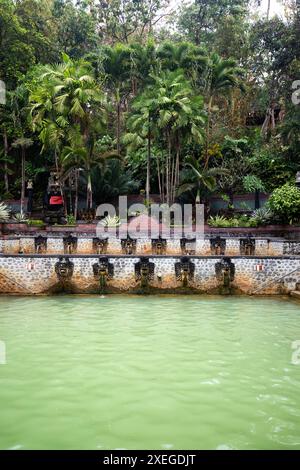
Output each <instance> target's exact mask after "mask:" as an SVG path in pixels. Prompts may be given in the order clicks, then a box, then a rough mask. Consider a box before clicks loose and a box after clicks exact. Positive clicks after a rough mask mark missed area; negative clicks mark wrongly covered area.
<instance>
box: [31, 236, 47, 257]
mask: <svg viewBox="0 0 300 470" xmlns="http://www.w3.org/2000/svg"><path fill="white" fill-rule="evenodd" d="M34 245H35V252H36V253H37V254H42V253H46V251H47V238H46V237H42V236H39V237H37V238H35V239H34Z"/></svg>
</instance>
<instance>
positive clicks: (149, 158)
mask: <svg viewBox="0 0 300 470" xmlns="http://www.w3.org/2000/svg"><path fill="white" fill-rule="evenodd" d="M150 127H151V122H150V113H149V117H148V149H147V179H146V199H147V201H150V171H151V169H150V161H151V133H150Z"/></svg>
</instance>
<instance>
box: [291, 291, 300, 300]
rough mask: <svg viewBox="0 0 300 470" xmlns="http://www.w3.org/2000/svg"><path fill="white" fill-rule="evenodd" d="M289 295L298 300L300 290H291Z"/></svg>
mask: <svg viewBox="0 0 300 470" xmlns="http://www.w3.org/2000/svg"><path fill="white" fill-rule="evenodd" d="M291 296H292V297H295V299H298V300H300V291H299V290H294V291H292V292H291Z"/></svg>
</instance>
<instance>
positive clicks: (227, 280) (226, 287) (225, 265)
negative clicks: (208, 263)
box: [215, 258, 235, 294]
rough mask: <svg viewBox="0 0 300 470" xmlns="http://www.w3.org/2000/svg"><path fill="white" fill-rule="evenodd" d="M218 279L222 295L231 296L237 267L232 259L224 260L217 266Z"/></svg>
mask: <svg viewBox="0 0 300 470" xmlns="http://www.w3.org/2000/svg"><path fill="white" fill-rule="evenodd" d="M215 271H216V278H217V280H218V281H220V283H221V287H222V293H224V294H229V293H230V289H231V284H232V282H233V281H234V276H235V266H234V264H233V263H232V262H231V259H230V258H224V259H223V260H222V261H220V262H219V263H216V264H215Z"/></svg>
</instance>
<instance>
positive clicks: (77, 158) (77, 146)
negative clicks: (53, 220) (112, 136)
mask: <svg viewBox="0 0 300 470" xmlns="http://www.w3.org/2000/svg"><path fill="white" fill-rule="evenodd" d="M111 159H120V157H119V154H118V153H117V152H116V151H107V152H101V146H100V144H99V142H95V141H94V140H93V139H91V140H90V141H89V145H85V143H84V142H83V139H82V135H80V134H79V133H77V135H75V133H74V134H73V138H72V142H71V144H70V145H68V146H65V147H64V149H63V151H62V154H61V163H62V167H63V170H64V172H66V171H69V170H70V169H73V168H74V169H78V168H79V167H81V168H82V169H83V171H84V174H85V177H86V181H87V189H86V208H87V210H90V209H92V207H93V188H92V171H93V169H94V168H97V167H100V168H104V167H105V165H106V163H107V161H108V160H111Z"/></svg>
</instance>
